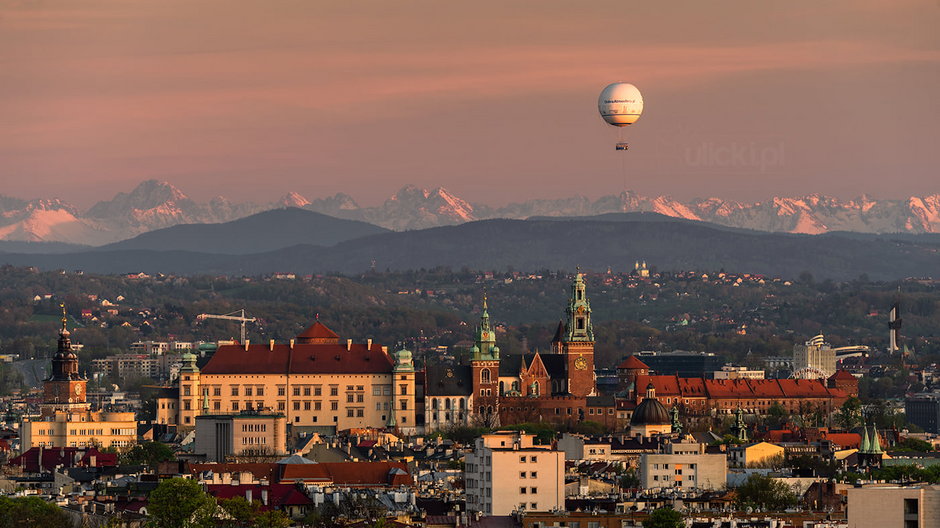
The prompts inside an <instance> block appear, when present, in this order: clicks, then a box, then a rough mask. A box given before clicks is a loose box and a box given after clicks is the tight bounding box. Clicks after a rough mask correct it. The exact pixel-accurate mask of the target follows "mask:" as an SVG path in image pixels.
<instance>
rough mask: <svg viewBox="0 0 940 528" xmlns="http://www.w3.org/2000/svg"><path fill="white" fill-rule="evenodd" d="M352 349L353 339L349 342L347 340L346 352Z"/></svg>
mask: <svg viewBox="0 0 940 528" xmlns="http://www.w3.org/2000/svg"><path fill="white" fill-rule="evenodd" d="M351 348H352V339H347V340H346V350H349V349H351Z"/></svg>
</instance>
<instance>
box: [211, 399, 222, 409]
mask: <svg viewBox="0 0 940 528" xmlns="http://www.w3.org/2000/svg"><path fill="white" fill-rule="evenodd" d="M212 408H213V409H214V410H216V411H221V410H222V402H220V401H217V402H215V403H213V404H212Z"/></svg>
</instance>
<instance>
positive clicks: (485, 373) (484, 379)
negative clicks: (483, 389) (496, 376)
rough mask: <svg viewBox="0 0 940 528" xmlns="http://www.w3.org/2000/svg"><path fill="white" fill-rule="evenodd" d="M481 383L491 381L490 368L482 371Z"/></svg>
mask: <svg viewBox="0 0 940 528" xmlns="http://www.w3.org/2000/svg"><path fill="white" fill-rule="evenodd" d="M480 383H490V369H483V370H481V371H480Z"/></svg>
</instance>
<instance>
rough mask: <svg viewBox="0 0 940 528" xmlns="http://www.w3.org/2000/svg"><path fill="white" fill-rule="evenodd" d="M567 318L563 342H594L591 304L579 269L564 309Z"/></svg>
mask: <svg viewBox="0 0 940 528" xmlns="http://www.w3.org/2000/svg"><path fill="white" fill-rule="evenodd" d="M565 314H566V315H567V316H568V325H567V335H566V336H565V341H568V342H572V341H594V327H593V325H592V324H591V303H590V302H588V298H587V291H586V288H585V284H584V276H583V275H582V274H581V268H580V267H579V268H578V273H577V274H576V275H575V277H574V281H572V283H571V298H570V299H568V307H567V308H566V309H565Z"/></svg>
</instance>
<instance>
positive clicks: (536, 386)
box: [532, 381, 542, 396]
mask: <svg viewBox="0 0 940 528" xmlns="http://www.w3.org/2000/svg"><path fill="white" fill-rule="evenodd" d="M532 394H535V395H536V396H538V395H540V394H542V385H541V384H540V383H539V382H538V381H534V382H532Z"/></svg>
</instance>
